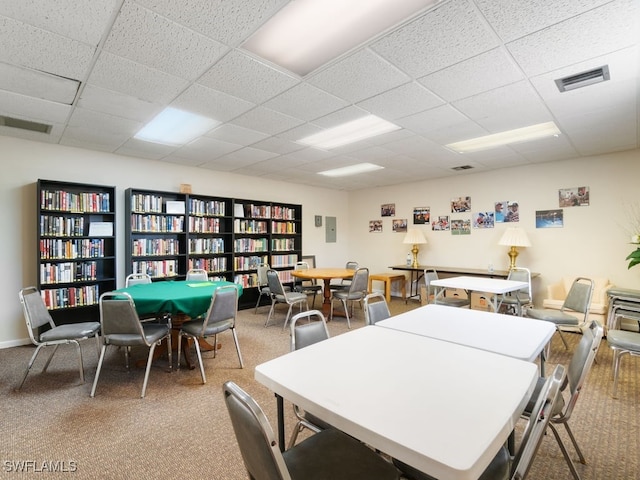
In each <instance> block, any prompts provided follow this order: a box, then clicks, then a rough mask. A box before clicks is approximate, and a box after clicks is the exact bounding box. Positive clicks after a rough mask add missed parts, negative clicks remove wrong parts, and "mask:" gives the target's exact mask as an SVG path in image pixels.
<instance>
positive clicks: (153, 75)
mask: <svg viewBox="0 0 640 480" xmlns="http://www.w3.org/2000/svg"><path fill="white" fill-rule="evenodd" d="M89 83H93V84H95V85H97V86H99V87H103V88H106V89H109V90H113V91H116V92H120V93H124V94H127V95H131V96H133V97H136V98H139V99H140V100H144V101H146V102H151V103H163V104H168V103H169V102H171V101H172V100H173V99H174V98H175V97H176V96H177V95H178V93H180V92H181V91H183V90H184V89H185V88H186V87H187V84H188V82H187V81H186V80H184V79H182V78H178V77H174V76H173V75H169V74H167V73H163V72H160V71H158V70H154V69H152V68H149V67H147V66H145V65H142V64H139V63H135V62H132V61H131V60H127V59H126V58H122V57H118V56H117V55H113V54H111V53H108V52H103V53H102V55H100V58H99V59H98V61H97V62H96V65H95V67H94V69H93V71H92V72H91V76H90V77H89Z"/></svg>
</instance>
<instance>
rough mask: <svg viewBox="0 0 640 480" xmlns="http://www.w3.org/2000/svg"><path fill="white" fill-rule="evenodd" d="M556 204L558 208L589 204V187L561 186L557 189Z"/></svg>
mask: <svg viewBox="0 0 640 480" xmlns="http://www.w3.org/2000/svg"><path fill="white" fill-rule="evenodd" d="M558 206H559V207H560V208H564V207H587V206H589V187H575V188H561V189H560V190H558Z"/></svg>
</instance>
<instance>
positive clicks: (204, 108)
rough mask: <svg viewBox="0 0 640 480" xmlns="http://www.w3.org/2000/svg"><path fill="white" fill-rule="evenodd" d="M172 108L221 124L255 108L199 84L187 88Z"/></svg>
mask: <svg viewBox="0 0 640 480" xmlns="http://www.w3.org/2000/svg"><path fill="white" fill-rule="evenodd" d="M171 106H172V107H175V108H179V109H182V110H187V111H189V112H193V113H198V114H200V115H204V116H205V117H209V118H213V119H214V120H217V121H219V122H226V121H228V120H231V119H232V118H235V117H237V116H238V115H241V114H243V113H245V112H247V111H249V110H251V109H252V108H253V107H255V105H254V104H253V103H251V102H247V101H245V100H241V99H239V98H236V97H232V96H231V95H227V94H226V93H222V92H218V91H215V90H211V89H210V88H207V87H204V86H202V85H197V84H196V85H191V86H190V87H189V88H187V90H185V91H184V92H183V93H182V94H180V96H179V97H178V98H176V99H175V100H174V101H173V102H172V103H171Z"/></svg>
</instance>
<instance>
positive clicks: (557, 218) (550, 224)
mask: <svg viewBox="0 0 640 480" xmlns="http://www.w3.org/2000/svg"><path fill="white" fill-rule="evenodd" d="M563 226H564V219H563V210H562V209H561V208H559V209H557V210H536V228H562V227H563Z"/></svg>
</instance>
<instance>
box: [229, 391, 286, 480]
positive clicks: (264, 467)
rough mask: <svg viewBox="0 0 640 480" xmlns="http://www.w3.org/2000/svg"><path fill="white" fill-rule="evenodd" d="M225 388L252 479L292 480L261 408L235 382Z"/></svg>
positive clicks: (231, 415) (243, 457)
mask: <svg viewBox="0 0 640 480" xmlns="http://www.w3.org/2000/svg"><path fill="white" fill-rule="evenodd" d="M222 389H223V394H224V400H225V404H226V405H227V410H228V411H229V416H230V417H231V424H232V425H233V431H234V432H235V434H236V440H237V441H238V446H239V447H240V453H241V454H242V460H243V461H244V466H245V468H246V469H247V472H248V473H249V476H250V477H251V478H255V479H258V478H259V479H261V480H262V479H265V480H290V479H291V476H290V475H289V471H288V469H287V465H286V463H285V461H284V457H283V456H282V453H281V452H280V448H279V447H278V442H277V441H276V438H275V434H274V433H273V429H272V428H271V425H270V424H269V421H268V420H267V417H266V415H265V414H264V412H263V411H262V409H261V408H260V406H259V405H258V404H257V403H256V401H255V400H254V399H253V398H252V397H251V396H250V395H249V394H248V393H247V392H245V391H244V390H243V389H241V388H240V387H239V386H238V385H236V384H235V383H234V382H231V381H229V382H226V383H225V384H224V385H223V387H222Z"/></svg>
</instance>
